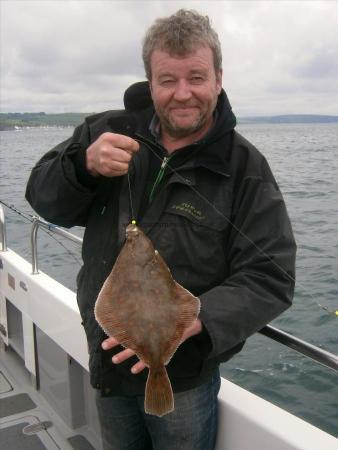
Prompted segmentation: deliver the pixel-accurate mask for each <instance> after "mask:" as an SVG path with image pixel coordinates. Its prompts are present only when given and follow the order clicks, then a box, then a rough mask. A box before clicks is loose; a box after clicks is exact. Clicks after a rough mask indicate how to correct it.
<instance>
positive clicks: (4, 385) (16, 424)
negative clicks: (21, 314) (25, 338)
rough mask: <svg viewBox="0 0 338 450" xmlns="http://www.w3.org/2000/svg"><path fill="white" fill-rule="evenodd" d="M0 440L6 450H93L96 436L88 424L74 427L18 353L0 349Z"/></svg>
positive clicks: (96, 443) (97, 446) (96, 439)
mask: <svg viewBox="0 0 338 450" xmlns="http://www.w3.org/2000/svg"><path fill="white" fill-rule="evenodd" d="M0 442H1V448H3V449H6V450H40V449H41V450H46V449H48V450H57V449H62V450H95V449H98V448H100V443H99V442H98V437H97V436H95V435H94V434H93V431H92V430H90V428H89V427H88V426H83V427H80V428H78V429H76V430H74V429H72V428H70V427H68V426H67V424H66V423H65V422H64V420H62V418H61V417H60V416H59V415H58V414H56V412H55V410H54V409H53V408H52V407H51V405H50V404H49V403H48V402H47V401H46V399H45V398H44V397H43V395H41V392H40V391H39V390H37V389H36V388H35V386H34V379H32V378H31V377H30V375H29V373H28V371H26V370H24V368H23V361H22V360H21V358H20V356H18V355H17V353H16V352H15V351H14V350H13V349H11V348H10V347H9V348H7V350H6V351H5V347H4V345H2V348H1V350H0Z"/></svg>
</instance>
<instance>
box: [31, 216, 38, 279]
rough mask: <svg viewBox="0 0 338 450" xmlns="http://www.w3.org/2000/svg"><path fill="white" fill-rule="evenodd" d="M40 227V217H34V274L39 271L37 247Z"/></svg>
mask: <svg viewBox="0 0 338 450" xmlns="http://www.w3.org/2000/svg"><path fill="white" fill-rule="evenodd" d="M38 229H39V219H38V218H37V217H34V219H33V225H32V231H31V249H32V274H33V275H36V274H38V273H39V267H38V249H37V235H38Z"/></svg>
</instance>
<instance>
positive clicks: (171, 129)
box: [157, 112, 208, 139]
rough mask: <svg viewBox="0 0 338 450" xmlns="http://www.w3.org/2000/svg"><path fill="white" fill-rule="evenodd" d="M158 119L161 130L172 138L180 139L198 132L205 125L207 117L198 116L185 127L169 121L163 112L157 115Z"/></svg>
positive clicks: (203, 115) (171, 120)
mask: <svg viewBox="0 0 338 450" xmlns="http://www.w3.org/2000/svg"><path fill="white" fill-rule="evenodd" d="M157 114H158V116H159V119H160V123H161V127H162V130H163V131H165V132H166V133H167V134H168V135H169V136H171V137H172V138H176V139H180V138H185V137H187V136H190V135H192V134H194V133H197V132H198V131H200V130H201V129H202V128H203V127H204V125H205V124H206V123H207V120H208V117H207V116H206V115H205V114H199V116H198V117H197V118H196V119H195V120H194V121H193V122H192V123H191V124H190V125H187V126H185V127H184V126H181V125H179V124H178V123H176V122H175V120H173V119H170V117H168V115H167V114H164V113H163V112H158V113H157Z"/></svg>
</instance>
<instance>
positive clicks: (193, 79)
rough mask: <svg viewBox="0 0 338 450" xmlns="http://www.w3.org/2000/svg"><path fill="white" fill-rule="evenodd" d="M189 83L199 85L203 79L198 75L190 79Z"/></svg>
mask: <svg viewBox="0 0 338 450" xmlns="http://www.w3.org/2000/svg"><path fill="white" fill-rule="evenodd" d="M191 81H192V82H193V83H201V82H202V81H203V77H201V76H200V75H194V76H193V77H191Z"/></svg>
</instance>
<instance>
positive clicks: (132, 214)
mask: <svg viewBox="0 0 338 450" xmlns="http://www.w3.org/2000/svg"><path fill="white" fill-rule="evenodd" d="M127 178H128V189H129V205H130V212H131V223H133V224H134V225H135V224H136V220H135V217H134V208H133V198H132V193H131V184H130V176H129V172H128V174H127Z"/></svg>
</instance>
